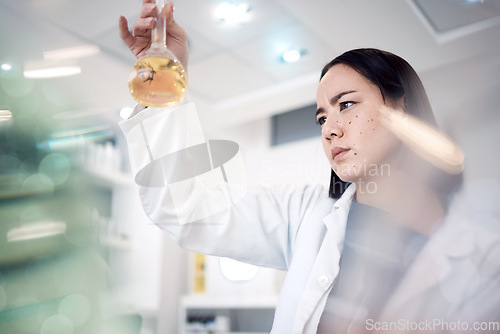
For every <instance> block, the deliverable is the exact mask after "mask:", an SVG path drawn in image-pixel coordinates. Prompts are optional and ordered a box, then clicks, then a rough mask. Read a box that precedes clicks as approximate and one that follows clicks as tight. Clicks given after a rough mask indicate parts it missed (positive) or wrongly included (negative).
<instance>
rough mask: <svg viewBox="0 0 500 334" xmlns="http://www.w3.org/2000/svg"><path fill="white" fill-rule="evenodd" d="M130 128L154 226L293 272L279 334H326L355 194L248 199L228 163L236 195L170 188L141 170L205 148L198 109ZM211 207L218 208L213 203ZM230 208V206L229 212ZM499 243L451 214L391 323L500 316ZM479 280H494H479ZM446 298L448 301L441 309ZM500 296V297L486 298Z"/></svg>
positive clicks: (279, 191) (202, 182) (306, 191)
mask: <svg viewBox="0 0 500 334" xmlns="http://www.w3.org/2000/svg"><path fill="white" fill-rule="evenodd" d="M120 126H121V127H122V130H123V132H124V134H125V136H126V138H127V142H128V145H129V155H130V159H131V165H132V169H133V171H134V172H135V173H136V182H137V183H138V184H139V185H142V186H141V187H140V197H141V200H142V205H143V207H144V209H145V212H146V213H147V215H148V216H149V217H150V219H151V220H152V221H153V222H155V223H156V224H157V225H158V226H160V227H161V228H162V229H164V230H165V231H166V232H167V233H168V234H169V235H170V236H171V237H172V238H173V239H174V240H176V242H177V243H178V244H179V245H180V246H181V247H183V248H185V249H188V250H192V251H196V252H201V253H206V254H211V255H217V256H226V257H231V258H233V259H236V260H239V261H244V262H248V263H251V264H255V265H260V266H267V267H273V268H277V269H282V270H287V276H286V279H285V281H284V283H283V287H282V290H281V293H280V298H279V302H278V306H277V308H276V314H275V319H274V324H273V329H272V333H274V334H290V333H293V334H299V333H300V334H301V333H308V334H309V333H310V334H313V333H316V330H317V326H318V323H319V320H320V318H321V315H322V312H323V310H324V307H325V304H326V301H327V298H328V295H329V293H330V291H331V289H332V286H333V284H334V282H335V278H336V277H337V275H338V273H339V260H340V256H341V252H342V246H343V240H344V234H345V227H346V222H347V216H348V213H349V209H350V205H351V201H352V198H353V195H354V193H355V185H351V186H349V187H348V189H347V190H346V191H345V193H344V194H343V196H342V197H341V198H340V199H338V200H336V201H335V200H333V199H331V198H329V197H328V192H327V189H326V188H324V187H320V186H315V187H312V186H311V187H302V188H297V187H294V186H289V185H288V186H282V187H274V188H271V189H248V190H247V191H246V189H244V190H242V184H243V183H244V182H243V181H242V178H241V175H239V174H240V172H241V171H238V170H237V169H238V168H234V166H235V165H237V164H232V165H231V164H228V166H226V170H225V172H226V175H228V176H229V177H228V178H229V183H231V180H232V179H231V178H233V179H236V180H237V181H236V184H235V185H233V187H231V185H230V186H229V187H227V183H226V184H224V182H219V181H220V180H219V181H217V180H215V181H214V178H215V179H216V178H217V176H214V175H212V176H211V177H210V178H209V181H207V180H208V179H207V175H208V174H210V173H207V174H206V175H204V176H196V177H193V178H191V179H189V180H185V181H183V182H180V184H181V185H182V186H181V188H182V189H181V190H180V191H179V189H178V188H179V186H178V184H174V185H172V186H169V185H168V184H167V185H165V183H163V184H162V183H161V182H160V181H158V180H160V179H161V176H153V175H149V174H152V173H153V172H154V173H156V172H157V173H160V174H161V164H159V165H158V166H159V167H158V168H153V169H149V172H148V174H144V173H142V174H141V173H140V170H141V169H144V168H145V167H147V166H148V165H150V164H151V163H154V162H155V161H159V159H160V158H161V157H164V156H166V155H168V154H170V153H172V152H175V151H177V150H179V149H182V148H186V147H190V146H192V145H197V144H200V143H203V142H204V141H205V138H204V136H203V131H202V129H201V126H200V124H199V122H198V119H197V115H196V111H195V109H194V107H193V105H192V104H184V105H180V106H177V107H174V108H169V109H154V108H149V109H147V110H144V111H142V112H141V113H139V114H138V115H137V116H135V117H133V118H131V119H129V120H126V121H123V122H122V123H120ZM195 160H196V159H195ZM231 167H233V169H234V171H233V172H232V171H231ZM203 177H205V179H204V178H203ZM151 179H153V181H154V180H156V181H154V182H153V181H151ZM221 184H222V185H221ZM176 187H177V188H176ZM214 189H215V190H214ZM228 189H229V190H228ZM178 194H181V195H178ZM182 194H183V195H182ZM210 198H216V199H217V200H216V201H212V202H210ZM228 198H229V200H228ZM234 198H237V199H239V200H234ZM206 203H209V205H206ZM216 203H218V204H219V206H217V204H216ZM220 203H226V204H225V205H223V206H222V207H221V206H220ZM200 208H204V209H200ZM207 208H208V209H207ZM210 208H215V209H213V210H212V211H210V210H211V209H210ZM200 210H201V211H200ZM195 211H197V212H196V213H193V212H195ZM457 212H460V210H457ZM498 240H499V239H498V237H497V236H496V235H492V234H491V233H490V231H488V230H483V229H481V228H479V227H478V226H475V225H474V224H471V223H470V221H469V220H467V218H466V217H464V216H463V215H461V214H460V213H458V214H457V215H450V216H449V217H448V218H447V219H446V221H445V222H444V223H443V224H442V226H441V228H440V229H439V230H438V231H436V233H435V234H434V236H433V237H432V238H431V239H430V241H429V242H428V243H427V245H426V246H425V247H424V249H423V250H422V252H421V253H420V255H419V256H418V257H417V259H416V260H415V261H414V265H413V266H412V267H411V268H410V270H409V271H408V273H407V275H406V276H405V277H404V278H403V281H402V284H401V286H400V287H399V288H398V290H397V291H396V293H395V294H394V297H393V298H391V299H390V300H389V301H388V302H387V304H386V307H385V309H384V311H383V312H382V315H383V318H384V319H396V320H397V319H401V318H404V319H407V320H412V319H413V320H415V319H427V318H429V317H431V319H434V318H436V317H441V318H446V319H458V320H463V321H466V320H469V318H470V319H471V320H476V319H483V318H485V319H491V317H492V316H498V314H499V313H500V311H497V310H500V308H499V307H500V304H499V300H500V298H498V294H499V292H498V291H500V289H499V287H500V286H499V284H498V283H499V282H498V273H499V272H500V271H499V267H500V265H499V259H498V258H499V257H498V256H497V257H494V256H493V254H495V252H496V253H497V255H500V247H499V245H500V243H499V242H498ZM485 259H486V260H485ZM484 261H487V262H484ZM478 273H480V274H481V275H483V276H482V277H483V278H486V279H484V280H480V279H477V276H478ZM443 291H444V292H443ZM436 292H438V293H442V294H444V295H445V296H446V298H445V299H444V300H443V299H442V298H441V299H439V298H438V300H437V301H432V300H433V298H434V296H435V295H436ZM491 294H494V297H492V298H489V297H487V298H484V297H485V296H491ZM485 300H486V302H485ZM474 301H477V302H474ZM472 302H474V303H472ZM478 303H479V305H480V306H477V305H476V304H478ZM429 305H433V306H429ZM495 307H496V308H495ZM471 310H474V312H475V313H474V314H471V313H470V311H471ZM492 310H494V311H492ZM495 319H496V318H495Z"/></svg>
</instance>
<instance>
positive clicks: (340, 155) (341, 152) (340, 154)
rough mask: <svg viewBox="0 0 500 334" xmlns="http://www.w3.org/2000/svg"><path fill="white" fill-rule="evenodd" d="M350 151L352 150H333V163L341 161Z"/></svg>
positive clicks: (340, 148)
mask: <svg viewBox="0 0 500 334" xmlns="http://www.w3.org/2000/svg"><path fill="white" fill-rule="evenodd" d="M349 151H350V149H348V148H343V147H335V148H334V149H333V150H332V158H333V161H335V162H338V161H340V160H341V159H342V158H343V157H344V156H345V155H346V154H347V152H349Z"/></svg>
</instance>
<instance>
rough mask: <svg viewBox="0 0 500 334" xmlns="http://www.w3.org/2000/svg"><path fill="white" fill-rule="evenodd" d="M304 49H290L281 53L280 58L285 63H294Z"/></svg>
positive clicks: (302, 53)
mask: <svg viewBox="0 0 500 334" xmlns="http://www.w3.org/2000/svg"><path fill="white" fill-rule="evenodd" d="M304 53H305V52H304V51H302V50H297V49H290V50H287V51H285V52H283V54H282V55H281V60H282V61H284V62H285V63H295V62H296V61H298V60H299V59H300V57H302V55H304Z"/></svg>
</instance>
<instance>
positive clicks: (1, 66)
mask: <svg viewBox="0 0 500 334" xmlns="http://www.w3.org/2000/svg"><path fill="white" fill-rule="evenodd" d="M0 68H1V69H2V70H4V71H9V70H11V69H12V65H10V64H2V65H0Z"/></svg>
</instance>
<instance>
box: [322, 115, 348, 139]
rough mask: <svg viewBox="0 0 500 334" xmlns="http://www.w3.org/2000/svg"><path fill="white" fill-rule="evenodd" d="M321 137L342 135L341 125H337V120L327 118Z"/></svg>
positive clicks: (327, 137)
mask: <svg viewBox="0 0 500 334" xmlns="http://www.w3.org/2000/svg"><path fill="white" fill-rule="evenodd" d="M322 132H323V137H324V138H325V139H326V140H331V139H332V138H334V137H337V138H341V137H342V136H343V135H344V132H343V131H342V127H341V126H340V125H339V123H338V121H335V120H333V119H327V120H326V122H325V124H324V125H323V129H322Z"/></svg>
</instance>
